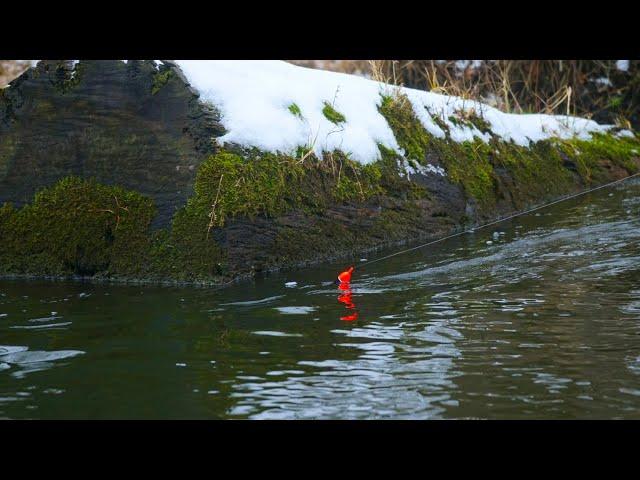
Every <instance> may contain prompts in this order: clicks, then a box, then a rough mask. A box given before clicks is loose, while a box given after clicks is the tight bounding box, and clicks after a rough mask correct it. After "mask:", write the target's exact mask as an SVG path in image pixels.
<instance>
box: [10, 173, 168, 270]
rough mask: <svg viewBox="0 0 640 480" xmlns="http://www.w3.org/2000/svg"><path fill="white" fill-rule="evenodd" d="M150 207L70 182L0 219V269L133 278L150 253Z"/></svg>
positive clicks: (128, 194) (121, 192)
mask: <svg viewBox="0 0 640 480" xmlns="http://www.w3.org/2000/svg"><path fill="white" fill-rule="evenodd" d="M155 213H156V211H155V207H154V205H153V202H152V201H151V200H150V199H148V198H145V197H143V196H142V195H139V194H138V193H135V192H132V191H128V190H125V189H122V188H119V187H111V186H105V185H100V184H98V183H96V182H94V181H92V180H82V179H78V178H74V177H68V178H65V179H63V180H61V181H59V182H58V183H57V184H56V185H54V186H53V187H50V188H46V189H43V190H41V191H40V192H38V193H37V194H36V196H35V198H34V201H33V203H31V204H30V205H27V206H25V207H23V208H22V209H19V210H15V209H13V208H12V207H10V206H4V207H3V208H2V214H1V215H0V231H1V232H2V238H3V241H2V244H1V245H0V259H1V262H0V263H1V265H2V266H1V267H0V268H2V270H4V271H12V272H14V273H42V274H51V275H71V274H76V275H95V274H99V273H107V272H109V271H118V272H126V273H130V274H135V271H136V270H138V269H139V265H141V262H142V264H143V262H144V258H145V257H146V254H147V252H148V250H149V243H148V229H149V225H150V223H151V220H152V218H153V217H154V216H155Z"/></svg>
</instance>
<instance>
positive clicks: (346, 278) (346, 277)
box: [338, 267, 358, 322]
mask: <svg viewBox="0 0 640 480" xmlns="http://www.w3.org/2000/svg"><path fill="white" fill-rule="evenodd" d="M352 272H353V267H349V269H348V270H345V271H344V272H342V273H341V274H340V275H338V288H339V289H340V290H341V291H342V292H343V293H341V294H340V296H339V297H338V301H339V302H340V303H342V304H344V306H345V307H346V308H347V310H352V312H351V313H350V314H349V315H344V316H342V317H340V320H343V321H345V322H353V321H355V320H357V319H358V311H357V310H356V309H355V308H356V305H355V304H354V303H353V293H352V292H351V285H350V282H351V273H352Z"/></svg>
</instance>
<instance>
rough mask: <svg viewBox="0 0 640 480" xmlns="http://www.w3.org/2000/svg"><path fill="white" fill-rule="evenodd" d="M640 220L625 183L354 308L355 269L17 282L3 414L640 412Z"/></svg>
mask: <svg viewBox="0 0 640 480" xmlns="http://www.w3.org/2000/svg"><path fill="white" fill-rule="evenodd" d="M639 214H640V186H639V185H638V184H637V183H635V184H628V185H626V186H625V187H619V188H617V189H607V190H603V191H600V192H598V193H594V194H590V195H588V196H585V197H582V198H580V199H576V200H572V201H569V202H566V203H564V204H560V205H557V206H555V207H552V208H550V209H547V210H542V211H541V212H540V213H539V214H537V215H529V216H527V217H521V218H519V219H516V220H513V221H511V222H509V223H505V224H502V225H499V226H498V227H497V228H494V229H486V230H481V231H478V232H476V233H473V234H468V235H465V236H464V237H459V238H457V239H453V240H449V241H446V242H443V243H441V244H439V245H438V246H433V247H427V248H424V249H421V250H418V251H415V252H411V253H408V254H405V255H400V256H398V257H394V258H392V259H389V260H385V261H383V262H379V263H376V264H373V265H371V266H370V267H368V268H364V269H363V270H362V271H356V275H355V277H354V282H353V284H352V295H353V296H352V300H351V302H352V303H353V304H354V305H355V309H347V308H346V305H345V304H344V303H341V302H339V301H338V297H339V296H340V295H342V294H344V293H345V292H343V291H340V290H338V289H337V288H336V286H335V285H333V284H332V283H331V280H332V279H333V278H335V275H336V273H337V272H338V271H339V270H340V269H341V267H344V266H345V265H346V263H341V264H338V265H325V266H322V267H319V268H313V269H307V270H304V271H300V272H295V273H288V274H283V275H279V276H271V277H269V278H266V279H263V280H258V281H256V282H255V283H250V284H244V285H239V286H235V287H232V288H229V289H226V290H222V291H210V290H206V289H184V288H182V289H177V288H149V287H131V286H110V285H93V284H80V283H75V284H74V283H65V284H63V283H44V282H13V281H2V282H0V345H2V346H0V417H1V418H47V419H50V418H54V419H59V418H65V419H66V418H72V419H76V418H89V419H98V418H211V419H219V418H271V419H280V418H282V419H290V418H312V419H321V418H332V419H337V418H350V419H369V418H411V419H425V418H531V419H533V418H640V215H639ZM489 242H491V243H489ZM384 253H389V252H384ZM382 255H383V253H381V254H380V256H382ZM372 258H374V257H372ZM294 280H295V281H297V286H295V287H285V282H287V281H294ZM342 298H343V300H344V299H345V297H342ZM346 303H349V301H348V300H347V302H346ZM354 311H357V312H358V319H357V320H355V321H352V322H348V321H344V320H341V319H340V318H341V317H344V316H348V315H351V314H353V312H354Z"/></svg>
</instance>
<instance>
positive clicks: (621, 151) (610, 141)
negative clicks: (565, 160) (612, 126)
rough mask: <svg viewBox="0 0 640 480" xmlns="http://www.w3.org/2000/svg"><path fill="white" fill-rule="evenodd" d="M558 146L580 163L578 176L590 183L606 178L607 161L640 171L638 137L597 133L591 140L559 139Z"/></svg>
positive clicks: (639, 143)
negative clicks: (639, 168)
mask: <svg viewBox="0 0 640 480" xmlns="http://www.w3.org/2000/svg"><path fill="white" fill-rule="evenodd" d="M556 145H557V146H558V147H559V148H560V149H561V150H562V151H563V152H564V153H565V154H566V155H567V156H568V157H569V158H571V159H572V160H573V161H574V162H575V163H576V165H577V167H578V173H579V174H580V175H581V177H582V178H583V179H584V181H585V182H586V183H593V182H599V181H602V180H603V179H605V178H606V172H604V171H603V168H604V164H603V162H606V161H609V162H611V163H612V164H613V165H616V166H618V167H620V168H623V169H625V170H627V171H628V172H629V173H636V172H637V171H638V166H637V164H636V163H635V162H634V159H636V158H638V157H640V140H638V139H637V138H636V137H633V138H631V137H615V136H613V135H611V134H605V133H596V134H593V135H592V138H591V140H580V139H572V140H558V141H556Z"/></svg>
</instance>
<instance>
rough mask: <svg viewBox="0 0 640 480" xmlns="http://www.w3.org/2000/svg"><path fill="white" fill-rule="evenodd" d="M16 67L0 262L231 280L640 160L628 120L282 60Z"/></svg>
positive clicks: (412, 231) (5, 131)
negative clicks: (501, 102)
mask: <svg viewBox="0 0 640 480" xmlns="http://www.w3.org/2000/svg"><path fill="white" fill-rule="evenodd" d="M285 65H286V64H285ZM23 77H24V78H23ZM23 77H20V78H19V79H17V80H16V81H14V82H13V83H12V84H11V86H10V87H9V88H8V89H5V90H3V91H2V92H3V93H2V95H1V96H0V104H1V105H2V109H0V112H2V114H1V117H0V118H1V120H2V121H0V125H1V127H0V133H1V134H2V136H0V190H1V191H2V192H3V194H2V199H1V200H3V201H8V202H12V203H15V204H16V206H13V205H11V204H9V203H7V204H5V205H4V206H3V207H2V208H1V209H0V238H2V242H1V243H0V274H2V275H5V276H6V275H12V276H24V277H34V276H35V277H49V278H67V277H76V278H91V279H94V280H108V281H126V282H131V281H134V282H145V283H146V282H151V283H168V284H189V283H193V284H201V285H221V284H224V283H227V282H229V281H231V280H233V279H240V278H249V277H252V276H254V275H256V274H258V273H261V272H269V271H274V270H277V269H283V268H284V269H291V268H296V267H299V266H301V265H304V264H313V263H317V262H321V261H324V260H329V259H337V258H349V257H351V258H356V257H358V256H359V254H361V253H363V252H367V251H368V252H370V251H373V250H375V249H379V248H382V247H384V246H391V245H398V244H401V243H406V242H408V241H412V240H417V239H430V238H436V237H441V236H444V235H447V234H449V233H452V232H453V231H455V230H457V229H458V230H459V229H461V228H464V227H468V226H472V225H477V224H480V223H484V222H487V221H490V220H493V219H496V218H499V217H502V216H505V215H507V214H510V213H514V212H518V211H522V210H525V209H527V208H529V207H531V206H533V205H536V204H541V203H544V202H546V201H549V200H552V199H555V198H559V197H561V196H563V195H566V194H569V193H573V192H576V191H580V190H582V189H585V188H588V187H590V186H595V185H600V184H603V183H606V182H608V181H611V180H614V179H618V178H623V177H626V176H628V175H629V174H632V173H635V172H637V171H638V169H639V168H640V157H639V155H638V152H640V141H639V140H638V139H637V137H636V135H635V134H634V133H633V132H630V131H628V130H621V129H618V128H615V127H612V126H602V125H598V124H596V123H595V122H591V121H589V120H584V119H577V118H573V117H560V116H549V115H508V114H504V113H502V112H499V111H497V110H495V109H492V108H490V107H487V106H485V105H482V104H479V103H478V102H473V101H469V100H462V99H458V98H455V97H446V96H443V95H436V94H432V93H428V92H420V91H417V90H411V89H399V88H397V87H391V86H387V85H383V84H379V83H377V82H372V81H368V80H365V79H362V78H357V77H351V76H348V75H342V74H335V73H330V72H318V71H312V70H307V69H303V68H300V67H294V66H292V65H286V66H283V65H281V64H280V63H279V62H192V61H190V62H177V63H171V62H159V61H155V62H154V61H148V62H143V61H131V62H126V63H125V62H120V61H109V62H106V61H105V62H100V61H86V62H85V61H82V62H76V63H74V62H66V63H51V62H50V63H47V62H41V63H40V64H39V65H38V67H37V68H36V69H35V70H30V71H28V72H27V73H25V74H24V75H23ZM105 78H106V79H109V82H107V84H108V85H109V86H108V88H107V89H106V91H102V92H101V93H96V89H95V87H96V85H97V84H99V83H100V82H101V84H105ZM132 78H133V79H134V80H131V79H132ZM258 79H260V81H258ZM52 80H55V81H53V82H52ZM56 82H57V83H56ZM132 102H135V104H132ZM132 105H133V106H132ZM29 129H32V130H35V131H40V132H42V135H41V136H39V137H33V136H32V134H29V133H28V130H29ZM43 144H47V145H48V148H44V149H43V148H42V147H43ZM36 192H37V193H36Z"/></svg>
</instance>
